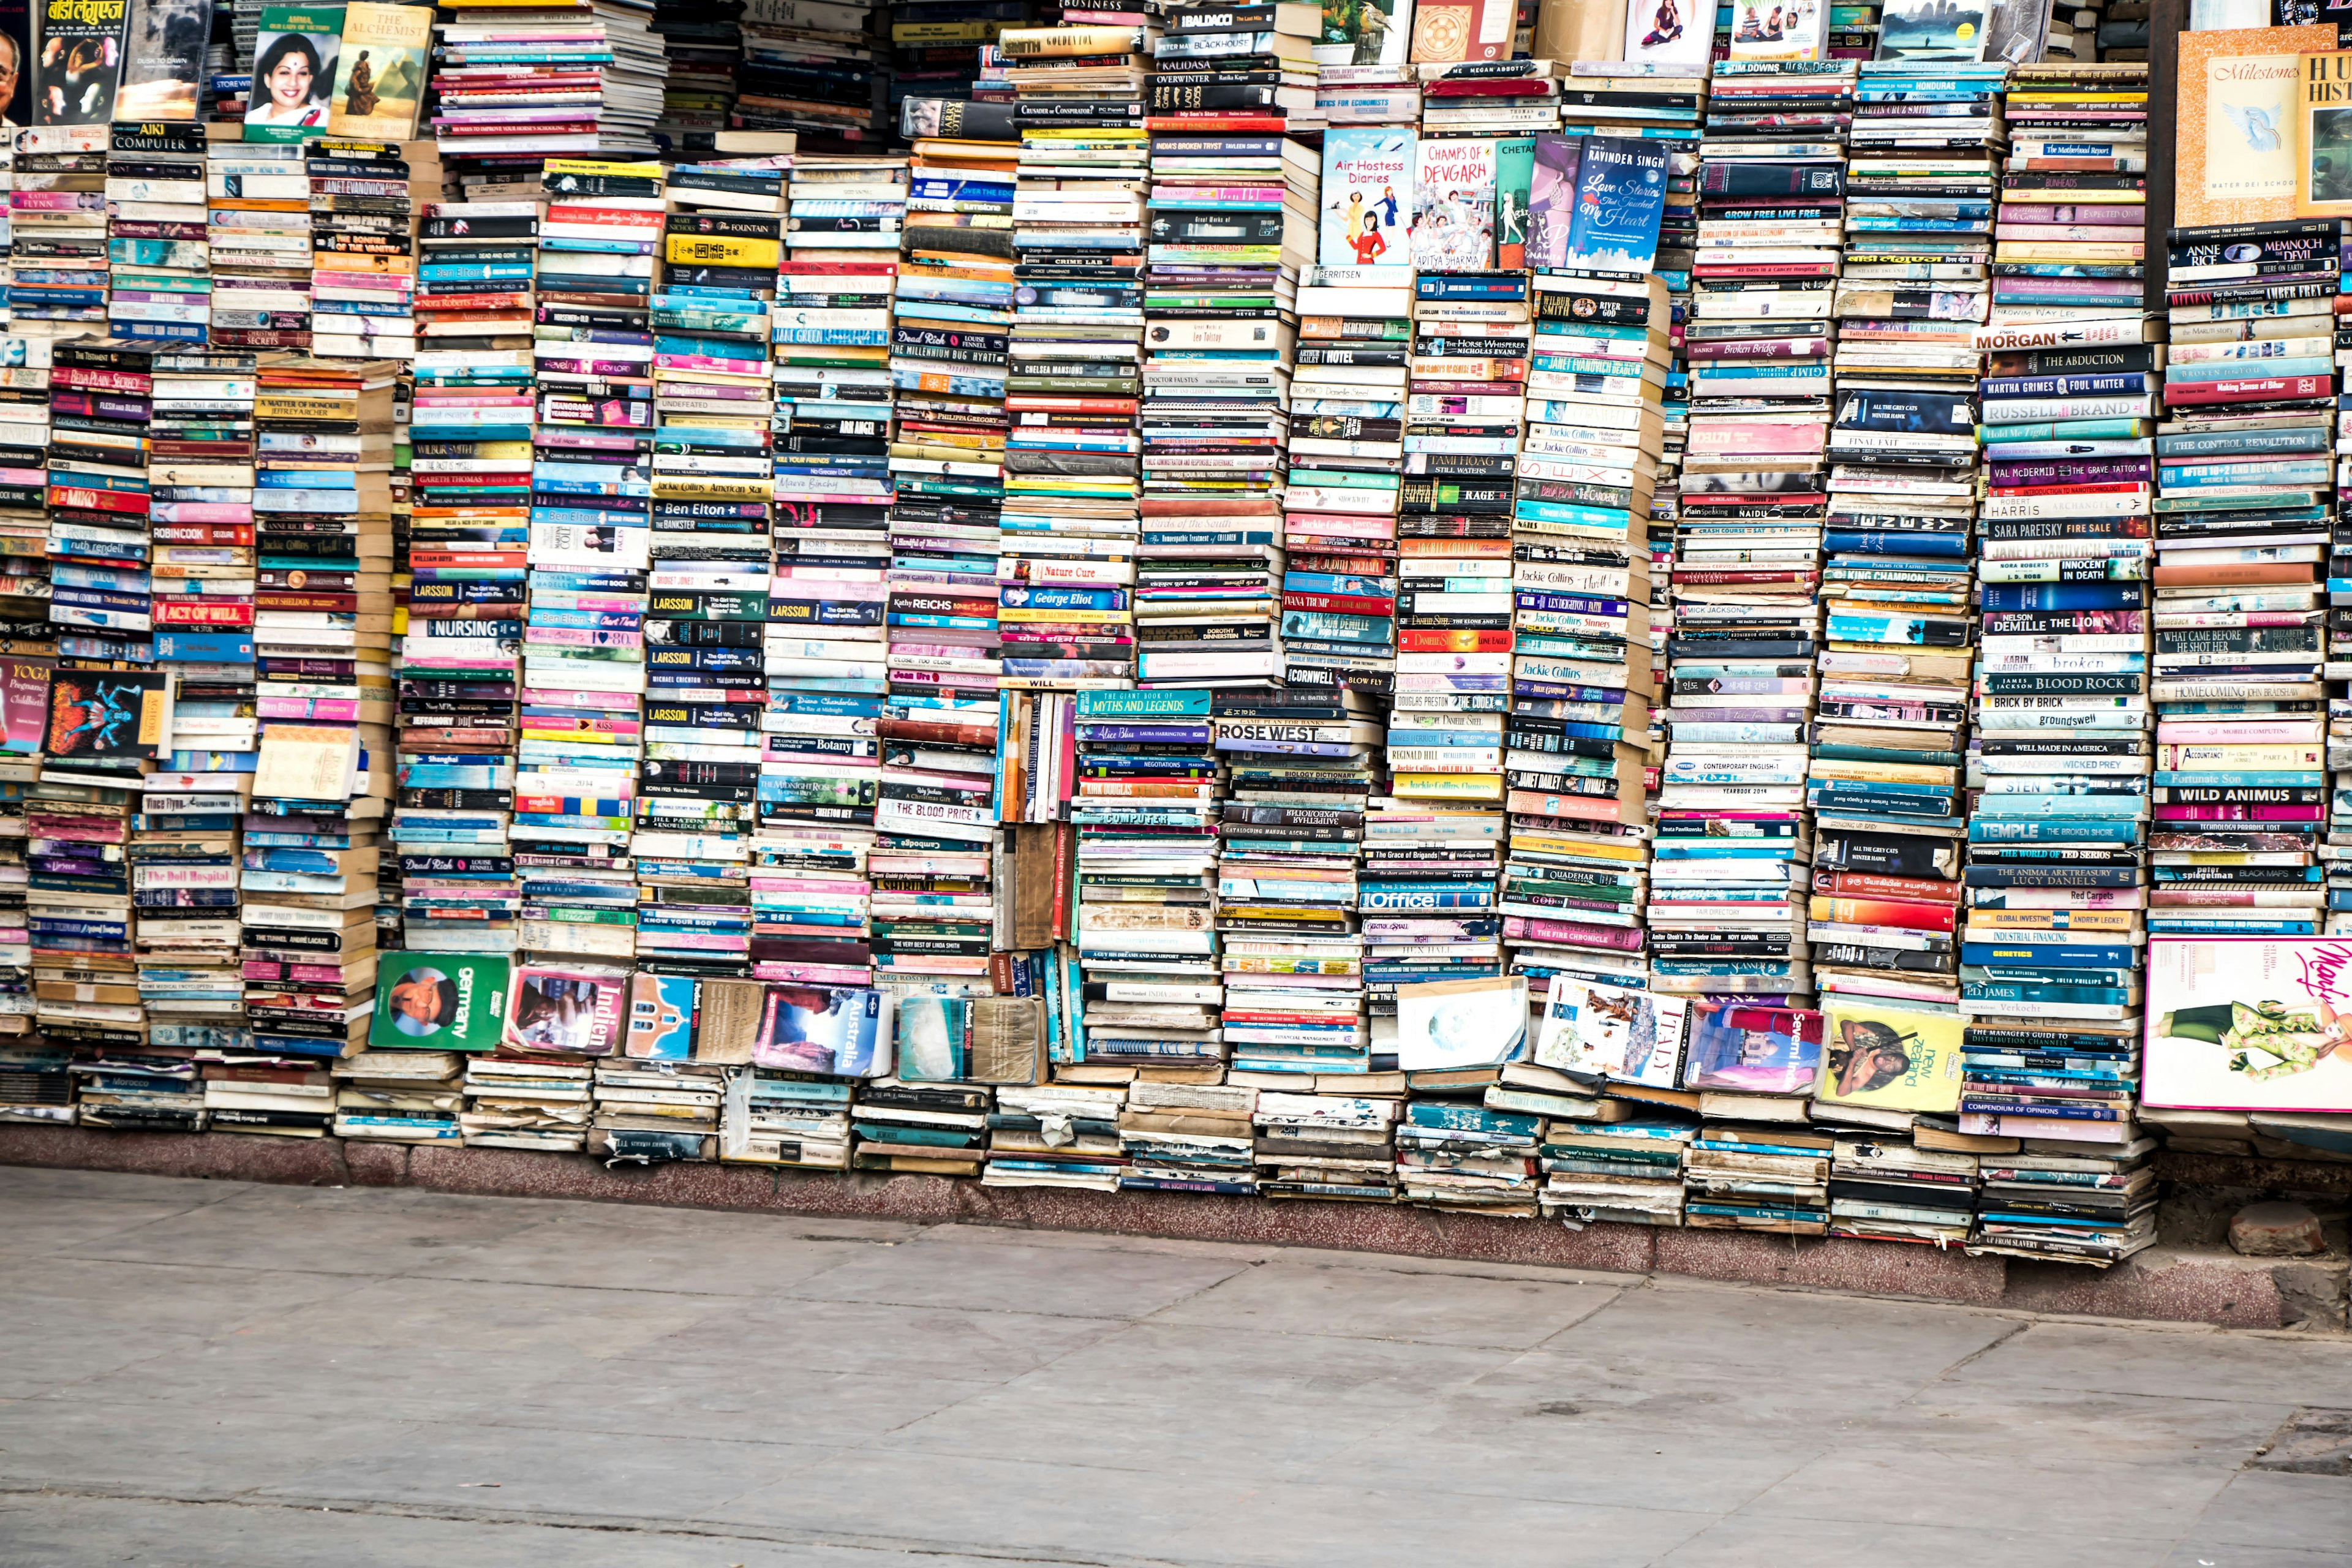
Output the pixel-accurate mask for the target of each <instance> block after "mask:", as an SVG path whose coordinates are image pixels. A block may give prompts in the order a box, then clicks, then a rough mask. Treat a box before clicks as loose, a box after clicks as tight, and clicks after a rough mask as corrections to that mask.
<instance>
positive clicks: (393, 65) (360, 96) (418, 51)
mask: <svg viewBox="0 0 2352 1568" xmlns="http://www.w3.org/2000/svg"><path fill="white" fill-rule="evenodd" d="M432 39H433V15H432V13H431V12H429V11H427V10H425V8H424V7H422V6H418V5H380V4H376V3H375V0H352V4H351V5H348V6H346V7H345V8H344V11H343V42H342V48H341V52H340V54H339V55H338V57H337V59H336V63H335V90H334V96H333V98H332V99H331V100H330V101H329V113H328V121H327V128H328V130H330V131H331V132H333V133H334V134H335V135H338V136H361V137H370V138H373V139H376V140H379V141H384V142H405V141H407V140H408V139H409V138H410V137H412V136H414V135H415V134H416V111H417V110H418V108H419V107H420V106H421V105H422V104H423V103H424V101H425V47H426V46H427V45H428V44H430V43H431V42H432Z"/></svg>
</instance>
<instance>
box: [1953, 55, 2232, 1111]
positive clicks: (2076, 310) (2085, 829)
mask: <svg viewBox="0 0 2352 1568" xmlns="http://www.w3.org/2000/svg"><path fill="white" fill-rule="evenodd" d="M2145 86H2146V75H2145V71H2144V69H2143V68H2133V67H2121V68H2096V67H2084V66H2064V67H2021V68H2019V69H2018V71H2017V72H2016V73H2015V75H2014V76H2013V77H2012V79H2011V92H2010V99H2009V102H2008V104H2007V111H2006V116H2005V118H2006V120H2007V121H2008V123H2009V125H2010V128H2011V153H2010V159H2009V164H2008V168H2007V170H2006V172H2005V173H2004V174H2003V176H2002V186H2003V190H2002V205H2001V212H2000V227H1999V229H1998V231H1997V232H1998V234H1999V240H1998V244H1997V246H1996V248H1995V251H1994V261H1993V267H1994V291H1993V302H1992V321H1991V323H1990V325H1989V327H1988V328H1987V330H1986V332H1985V343H1986V346H1987V347H1988V348H1989V350H1990V357H1989V359H1988V361H1987V364H1986V371H1987V375H1988V379H1987V381H1986V382H1985V384H1984V386H1983V389H1982V391H1983V399H1982V407H1981V414H1982V417H1983V420H1984V425H1983V429H1982V434H1983V437H1984V440H1985V444H1986V446H1985V456H1986V458H1987V461H1988V464H1989V469H1988V474H1987V478H1988V480H1989V488H1988V499H1987V502H1986V506H1987V517H1986V521H1985V522H1984V524H1983V527H1984V531H1985V545H1984V552H1985V556H1986V559H1985V561H1984V563H1982V565H1981V566H1980V567H1979V573H1980V574H1982V575H1983V576H1984V577H1985V578H1986V579H1987V580H1986V582H1985V584H1984V586H1983V587H1982V588H1981V590H1980V598H1981V602H1982V607H1983V611H1984V624H1983V642H1982V647H1981V673H1980V675H1979V694H1978V698H1977V715H1976V717H1977V734H1976V739H1975V741H1974V742H1973V743H1972V745H1971V747H1970V751H1969V779H1968V782H1969V786H1970V788H1971V790H1972V791H1974V792H1975V795H1974V798H1973V804H1972V809H1971V812H1970V821H1969V867H1968V869H1967V872H1966V880H1967V883H1968V887H1969V892H1968V906H1967V908H1966V910H1964V912H1963V915H1962V926H1961V930H1960V932H1959V936H1960V961H1961V963H1962V966H1963V967H1962V970H1961V974H1962V981H1963V984H1962V998H1963V999H1962V1002H1961V1012H1962V1013H1963V1014H1964V1015H1966V1016H1969V1020H1970V1022H1969V1027H1968V1029H1967V1032H1966V1034H1965V1035H1964V1037H1963V1043H1962V1059H1963V1070H1964V1079H1963V1084H1962V1095H1961V1100H1960V1110H1961V1123H1960V1125H1961V1129H1962V1131H1964V1132H1969V1133H1975V1134H1980V1135H1987V1136H1991V1137H2017V1136H2020V1135H2022V1136H2026V1137H2029V1138H2036V1139H2055V1140H2074V1139H2077V1138H2079V1137H2080V1136H2082V1135H2084V1134H2086V1133H2087V1134H2091V1135H2093V1136H2094V1137H2095V1140H2096V1141H2099V1142H2105V1140H2106V1137H2107V1133H2106V1132H2105V1131H2097V1130H2095V1128H2094V1125H2093V1119H2087V1118H2086V1119H2081V1120H2076V1121H2073V1122H2072V1125H2071V1130H2070V1124H2069V1121H2068V1120H2067V1108H2068V1104H2069V1102H2070V1101H2071V1100H2072V1099H2073V1098H2074V1096H2075V1095H2077V1094H2083V1095H2087V1096H2092V1097H2100V1096H2105V1097H2106V1098H2108V1099H2109V1100H2112V1099H2113V1097H2114V1095H2115V1094H2116V1092H2117V1091H2118V1090H2123V1091H2125V1092H2127V1089H2126V1087H2125V1086H2127V1085H2128V1084H2129V1083H2131V1082H2132V1081H2134V1079H2135V1076H2136V1065H2137V1064H2136V1058H2135V1056H2134V1053H2133V1040H2134V1039H2135V1038H2136V1037H2137V1033H2138V1026H2137V1022H2136V1021H2126V1020H2128V1019H2132V1018H2133V1016H2135V1015H2136V1014H2137V1005H2136V999H2137V994H2138V985H2139V974H2138V970H2139V963H2140V958H2141V946H2142V944H2143V943H2144V942H2145V940H2146V939H2145V935H2144V933H2143V927H2144V924H2145V921H2144V916H2143V911H2144V910H2145V909H2146V908H2147V901H2148V897H2149V895H2148V892H2147V881H2148V877H2147V868H2146V865H2145V858H2146V857H2145V854H2144V850H2143V846H2144V844H2145V843H2146V842H2147V835H2148V812H2149V796H2148V791H2149V780H2148V774H2149V770H2150V765H2151V759H2150V752H2149V744H2148V733H2147V731H2148V722H2149V705H2148V647H2149V637H2148V632H2149V618H2150V613H2149V609H2148V599H2147V586H2146V584H2145V580H2144V579H2145V574H2146V571H2147V561H2148V559H2149V556H2150V554H2151V544H2150V531H2151V525H2150V521H2149V514H2150V500H2149V498H2150V495H2151V493H2152V489H2153V485H2152V481H2153V479H2154V478H2155V463H2154V454H2153V451H2152V447H2153V445H2154V443H2153V441H2152V439H2151V424H2150V421H2149V418H2148V416H2149V414H2150V413H2151V412H2152V411H2153V405H2154V398H2153V395H2152V394H2153V392H2154V389H2155V387H2156V385H2157V382H2158V377H2157V375H2156V374H2155V373H2156V372H2157V370H2158V368H2159V367H2160V366H2161V365H2162V363H2163V361H2164V353H2165V351H2164V350H2163V348H2162V347H2160V346H2158V345H2157V344H2155V343H2153V342H2148V341H2147V340H2149V339H2150V338H2152V337H2155V336H2157V335H2158V333H2157V332H2156V331H2151V330H2150V328H2149V325H2148V323H2147V320H2146V318H2145V317H2143V316H2142V315H2141V313H2140V311H2139V302H2140V289H2141V288H2142V286H2143V285H2142V279H2143V276H2144V273H2143V266H2144V263H2143V261H2142V259H2141V257H2140V246H2139V242H2138V241H2139V228H2138V222H2137V214H2138V213H2139V212H2140V210H2141V207H2142V205H2144V203H2145V201H2146V199H2147V198H2146V189H2145V187H2146V184H2147V175H2146V168H2147V161H2146V146H2145V142H2146V129H2145V121H2146V90H2145ZM2069 138H2088V139H2090V141H2091V142H2093V143H2095V146H2084V145H2071V146H2070V145H2068V139H2069ZM2085 207H2090V208H2095V209H2097V210H2095V211H2092V212H2085V211H2084V208H2085ZM2108 214H2113V215H2115V216H2116V221H2113V222H2109V221H2105V215H2108ZM2126 215H2129V216H2128V219H2127V220H2126ZM2075 217H2083V218H2085V219H2086V220H2087V221H2086V223H2085V224H2084V225H2071V224H2070V223H2068V222H2067V221H2066V220H2070V219H2073V218H2075ZM2084 227H2087V228H2089V229H2090V230H2091V232H2093V233H2094V234H2100V233H2105V232H2107V231H2110V230H2112V231H2114V232H2116V234H2117V235H2118V236H2119V237H2117V238H2116V239H2114V240H2104V239H2098V238H2088V239H2086V238H2083V237H2080V235H2079V231H2080V230H2081V229H2083V228H2084ZM2053 228H2055V229H2057V230H2060V231H2062V233H2066V232H2073V233H2074V234H2075V236H2076V237H2073V238H2066V237H2061V234H2051V233H2039V232H2036V231H2039V230H2046V229H2053ZM2227 331H2231V329H2225V332H2227ZM2003 513H2007V514H2009V515H2002V514H2003ZM2156 765H2158V767H2161V766H2162V765H2163V764H2161V763H2158V764H2156ZM2086 781H2087V782H2086ZM2183 858H2184V859H2186V858H2188V857H2187V856H2185V855H2184V856H2183ZM2126 998H2131V999H2133V1001H2134V1005H2129V1006H2126ZM2044 1110H2049V1111H2050V1112H2052V1113H2051V1114H2046V1115H2045V1114H2043V1112H2044ZM2107 1125H2108V1126H2109V1127H2110V1128H2112V1129H2113V1130H2114V1131H2117V1132H2120V1133H2122V1134H2123V1135H2124V1136H2125V1137H2128V1136H2129V1132H2128V1122H2127V1120H2126V1122H2123V1123H2114V1122H2110V1123H2108V1124H2107ZM2061 1146H2063V1144H2062V1145H2061Z"/></svg>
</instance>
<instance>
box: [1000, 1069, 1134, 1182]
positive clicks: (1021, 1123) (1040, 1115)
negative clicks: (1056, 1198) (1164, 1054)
mask: <svg viewBox="0 0 2352 1568" xmlns="http://www.w3.org/2000/svg"><path fill="white" fill-rule="evenodd" d="M1126 1103H1127V1090H1126V1089H1124V1088H1123V1087H1122V1088H1110V1089H1106V1088H1097V1087H1089V1086H1087V1085H1085V1084H1066V1083H1053V1084H1036V1085H1034V1086H1024V1085H1017V1084H1005V1085H1002V1086H1000V1087H999V1088H998V1089H997V1091H996V1109H995V1110H994V1111H992V1113H991V1114H990V1116H989V1118H988V1169H987V1170H985V1171H982V1173H981V1175H980V1181H981V1185H982V1186H987V1187H1084V1188H1087V1189H1089V1190H1091V1191H1094V1192H1098V1193H1115V1192H1117V1191H1118V1178H1119V1175H1120V1173H1122V1172H1124V1171H1125V1170H1126V1169H1127V1164H1128V1160H1127V1155H1126V1153H1125V1152H1123V1151H1122V1149H1121V1148H1120V1146H1119V1134H1118V1121H1119V1111H1120V1110H1121V1109H1122V1108H1123V1107H1124V1106H1125V1104H1126ZM1064 1129H1066V1130H1067V1131H1066V1135H1065V1132H1064ZM1049 1139H1050V1142H1049Z"/></svg>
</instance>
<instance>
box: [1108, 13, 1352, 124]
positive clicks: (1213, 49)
mask: <svg viewBox="0 0 2352 1568" xmlns="http://www.w3.org/2000/svg"><path fill="white" fill-rule="evenodd" d="M1136 9H1137V10H1138V11H1139V12H1142V13H1145V14H1149V13H1150V12H1151V11H1154V10H1158V11H1159V15H1160V21H1161V22H1162V24H1163V25H1164V26H1166V27H1167V29H1168V36H1167V37H1165V38H1162V39H1161V40H1160V47H1159V48H1158V50H1157V51H1156V52H1155V55H1154V58H1153V60H1152V66H1151V77H1150V82H1149V84H1148V86H1149V89H1150V107H1151V113H1152V115H1153V116H1154V117H1155V118H1159V119H1171V120H1181V119H1188V118H1199V119H1206V120H1212V121H1214V120H1220V119H1251V118H1258V119H1268V120H1277V121H1279V120H1287V121H1290V123H1291V128H1292V129H1293V130H1296V131H1313V130H1318V129H1320V127H1321V124H1322V116H1321V115H1320V114H1319V113H1318V111H1317V104H1316V96H1317V95H1316V88H1317V83H1318V76H1319V72H1320V69H1321V68H1320V67H1319V66H1318V64H1317V63H1316V61H1315V59H1314V58H1313V56H1314V48H1315V42H1314V40H1315V35H1316V31H1317V28H1318V26H1319V25H1320V23H1321V16H1320V15H1319V13H1318V11H1317V9H1316V7H1314V6H1312V5H1297V4H1292V3H1290V0H1276V3H1273V4H1263V5H1238V6H1236V5H1223V6H1214V5H1186V6H1182V7H1181V8H1179V7H1168V8H1165V9H1160V8H1159V7H1152V6H1137V7H1136ZM1078 15H1079V14H1078V13H1073V19H1075V18H1076V16H1078ZM1083 15H1084V16H1085V18H1086V19H1087V20H1095V21H1101V20H1107V19H1108V18H1105V17H1104V16H1102V14H1101V13H1100V12H1098V11H1088V12H1086V13H1084V14H1083Z"/></svg>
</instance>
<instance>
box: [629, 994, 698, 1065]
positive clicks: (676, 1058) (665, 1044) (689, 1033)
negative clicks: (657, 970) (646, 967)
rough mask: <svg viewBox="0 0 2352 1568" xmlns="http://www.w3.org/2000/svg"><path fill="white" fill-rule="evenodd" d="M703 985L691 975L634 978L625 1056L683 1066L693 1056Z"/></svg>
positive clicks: (630, 998) (630, 996)
mask: <svg viewBox="0 0 2352 1568" xmlns="http://www.w3.org/2000/svg"><path fill="white" fill-rule="evenodd" d="M701 992H702V982H700V981H699V980H697V979H695V978H694V977H693V976H692V975H690V974H646V973H637V974H635V975H633V976H631V977H630V980H629V1029H628V1034H627V1036H626V1037H625V1038H624V1039H623V1041H622V1044H621V1049H622V1054H623V1055H625V1056H628V1057H632V1058H635V1059H637V1060H639V1061H655V1062H682V1061H686V1060H688V1058H691V1057H692V1056H693V1055H694V1026H695V1021H696V1018H697V1016H698V1013H699V1012H700V1006H701Z"/></svg>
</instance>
